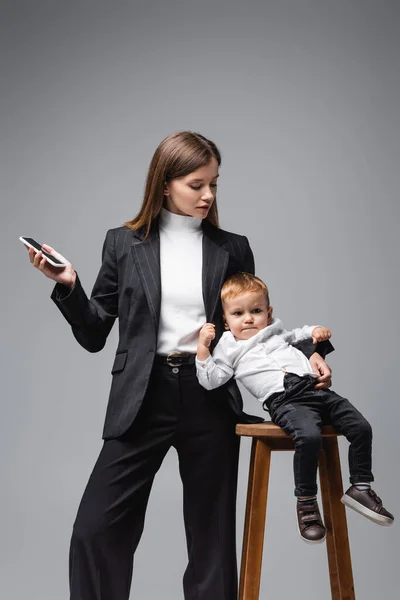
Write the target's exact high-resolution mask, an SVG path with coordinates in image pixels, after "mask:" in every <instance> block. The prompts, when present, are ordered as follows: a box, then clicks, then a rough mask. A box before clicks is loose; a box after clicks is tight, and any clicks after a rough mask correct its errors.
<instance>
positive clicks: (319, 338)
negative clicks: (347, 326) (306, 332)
mask: <svg viewBox="0 0 400 600" xmlns="http://www.w3.org/2000/svg"><path fill="white" fill-rule="evenodd" d="M311 335H312V341H313V343H314V344H317V343H318V342H325V341H326V340H329V338H330V337H331V335H332V334H331V332H330V331H329V329H327V328H326V327H314V329H313V330H312V334H311Z"/></svg>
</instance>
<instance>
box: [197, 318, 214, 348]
mask: <svg viewBox="0 0 400 600" xmlns="http://www.w3.org/2000/svg"><path fill="white" fill-rule="evenodd" d="M214 338H215V325H213V324H212V323H206V324H205V325H203V327H202V328H201V329H200V333H199V345H201V346H205V347H206V348H209V347H210V344H211V342H212V341H213V339H214Z"/></svg>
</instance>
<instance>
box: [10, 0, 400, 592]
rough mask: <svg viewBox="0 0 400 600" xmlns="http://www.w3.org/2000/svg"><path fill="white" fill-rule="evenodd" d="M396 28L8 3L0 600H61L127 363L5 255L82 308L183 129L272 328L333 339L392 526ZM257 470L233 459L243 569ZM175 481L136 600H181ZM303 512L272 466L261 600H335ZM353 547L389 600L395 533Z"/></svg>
mask: <svg viewBox="0 0 400 600" xmlns="http://www.w3.org/2000/svg"><path fill="white" fill-rule="evenodd" d="M399 12H400V11H399V4H398V2H396V1H393V2H390V1H382V0H380V1H379V0H376V1H370V0H353V1H350V2H349V1H325V2H321V1H320V0H310V1H302V0H298V1H295V0H293V1H291V2H290V1H287V0H276V1H269V0H268V1H266V0H263V1H262V0H259V1H257V0H248V1H247V2H246V3H245V2H236V1H234V2H232V1H229V2H228V0H226V1H225V2H221V1H211V0H203V1H202V2H183V1H181V2H179V1H176V0H174V1H171V0H168V1H165V2H163V1H162V0H158V1H155V0H147V1H144V0H143V1H137V2H134V1H121V0H114V1H113V2H111V1H110V2H106V1H104V0H98V1H96V2H94V1H92V2H90V1H81V2H78V1H71V0H70V1H69V2H63V1H57V0H51V1H50V0H49V1H47V2H46V1H42V0H38V1H36V2H31V1H28V0H26V1H25V2H23V1H19V0H13V1H11V0H10V1H3V2H1V49H0V61H1V67H2V70H1V113H0V114H1V133H0V135H1V170H2V173H1V181H2V193H1V230H2V234H1V235H2V244H3V261H2V262H3V268H2V278H1V288H2V294H1V316H2V326H1V337H2V344H1V352H2V359H1V381H2V395H1V396H2V397H1V403H2V411H1V415H2V416H1V423H0V440H1V442H0V444H1V448H0V473H1V496H0V514H1V537H0V553H1V554H0V597H1V598H7V600H27V599H28V598H29V599H30V600H36V599H37V600H39V599H40V600H66V598H67V597H68V592H67V553H68V543H69V536H70V531H71V526H72V522H73V519H74V517H75V513H76V509H77V505H78V502H79V500H80V497H81V494H82V492H83V489H84V486H85V484H86V481H87V478H88V476H89V473H90V471H91V469H92V467H93V464H94V461H95V459H96V456H97V454H98V451H99V449H100V446H101V439H100V437H101V429H102V423H103V416H104V411H105V406H106V401H107V395H108V389H109V385H110V367H111V360H112V356H113V353H114V351H115V347H116V342H117V339H116V335H117V330H116V328H115V329H114V330H113V331H112V333H111V336H110V338H109V341H108V343H107V347H106V348H105V350H104V351H103V352H102V353H100V354H96V355H90V354H88V353H85V351H84V350H83V349H81V348H80V347H79V346H78V345H77V343H76V342H75V340H74V339H73V337H72V335H71V334H70V331H69V328H68V325H67V323H66V322H65V321H64V320H63V319H62V317H61V315H60V314H59V313H58V311H57V309H56V307H55V306H53V305H52V303H51V301H50V300H49V294H50V292H51V289H52V284H51V282H50V281H49V280H45V279H44V278H43V277H42V276H41V275H40V274H39V273H38V272H36V271H34V270H33V269H32V268H31V266H30V265H29V263H28V260H27V256H26V254H25V250H24V248H23V247H22V245H21V244H20V242H18V236H19V235H31V236H34V237H36V238H37V239H38V240H39V241H42V242H47V243H49V244H51V245H53V246H54V247H55V248H56V249H58V250H59V251H60V252H61V253H63V254H65V255H66V256H67V257H68V258H69V259H70V260H71V261H72V262H73V264H74V266H75V267H76V268H77V270H78V271H79V274H80V276H81V279H82V281H83V283H84V285H85V287H86V290H87V291H88V292H89V291H90V288H91V285H92V283H93V281H94V278H95V275H96V273H97V269H98V267H99V260H100V252H101V245H102V242H103V238H104V235H105V232H106V230H107V229H108V228H110V227H114V226H118V225H119V224H121V223H122V222H123V221H124V220H125V219H128V218H131V217H132V216H134V215H135V214H136V212H137V210H138V208H139V205H140V202H141V197H142V192H143V186H144V180H145V175H146V169H147V166H148V163H149V160H150V158H151V155H152V153H153V151H154V149H155V148H156V146H157V144H158V143H159V142H160V140H161V139H162V138H163V137H165V136H166V135H168V134H170V133H172V132H174V131H176V130H179V129H192V130H196V131H200V132H202V133H203V134H204V135H206V136H209V137H210V138H211V139H213V140H214V141H215V142H216V143H217V144H218V145H219V147H220V148H221V150H222V153H223V164H222V168H221V182H220V190H219V198H218V200H219V207H220V214H221V225H222V227H224V228H225V229H228V230H231V231H236V232H239V233H242V234H245V235H247V236H248V237H249V239H250V241H251V244H252V247H253V250H254V253H255V257H256V266H257V272H258V274H259V275H260V276H261V277H263V278H265V280H266V281H267V283H268V284H269V286H270V290H271V297H272V302H273V305H274V307H275V314H276V315H279V316H280V318H282V319H283V321H284V323H285V325H286V326H287V327H294V326H301V325H303V324H305V323H308V324H315V323H322V324H326V325H328V326H329V327H331V329H332V331H333V342H334V344H335V347H336V352H335V354H334V355H332V356H331V357H330V358H329V362H330V364H331V366H332V367H333V372H334V388H335V389H336V391H338V392H339V393H342V394H343V395H347V396H348V397H349V398H350V399H351V400H352V401H353V402H354V403H356V404H357V406H358V407H359V408H360V409H361V411H362V412H363V413H364V414H365V415H366V416H367V417H368V418H369V419H370V421H371V422H372V424H373V428H374V436H375V452H374V471H375V476H376V489H377V490H378V491H379V493H380V494H381V495H382V496H383V497H384V499H385V502H386V505H387V507H388V508H389V509H391V510H393V511H394V512H396V513H397V515H398V514H399V502H398V498H399V494H400V487H399V481H398V478H399V471H398V455H399V452H400V446H399V441H398V437H397V431H398V427H399V417H400V409H399V398H398V385H397V381H398V370H399V366H398V340H399V334H400V331H399V318H398V292H399V286H398V262H399V241H398V240H399V236H398V226H399V203H398V197H397V194H398V189H399V166H400V165H399V150H400V142H399V140H400V126H399V123H400V120H399V102H400V94H399V92H400V85H399V39H400V36H399V33H400V32H399V24H400V19H399V17H400V15H399ZM246 406H247V409H248V410H249V411H251V412H256V411H259V412H260V413H261V412H262V411H261V410H260V409H259V406H258V405H256V401H255V400H253V399H252V398H250V397H248V396H246ZM340 445H341V452H342V459H343V460H342V462H343V475H344V481H345V484H346V483H347V476H348V470H347V463H346V442H345V441H343V440H342V441H341V444H340ZM248 459H249V444H248V442H247V440H246V441H244V443H243V444H242V452H241V467H240V482H239V500H238V542H239V545H238V551H239V550H240V542H241V534H242V526H243V513H244V501H245V493H246V484H247V481H246V478H247V468H248ZM176 463H177V461H176V456H175V454H174V452H171V453H169V454H168V456H167V458H166V460H165V462H164V464H163V467H162V469H161V471H160V473H159V475H158V477H157V478H156V482H155V485H154V489H153V492H152V495H151V500H150V505H149V509H148V514H147V521H146V527H145V532H144V535H143V538H142V542H141V544H140V546H139V550H138V552H137V556H136V570H135V575H134V580H133V586H132V594H131V597H132V598H144V599H145V600H155V599H158V598H160V597H162V598H164V599H165V600H176V599H177V598H182V592H181V575H182V573H183V570H184V567H185V562H186V556H185V542H184V534H183V525H182V518H181V504H182V501H181V495H182V493H181V486H180V481H179V477H178V471H177V464H176ZM292 488H293V483H292V470H291V455H290V454H289V453H281V454H276V455H274V456H273V464H272V469H271V492H270V499H269V506H268V515H267V533H266V540H265V552H264V563H263V579H262V597H268V598H274V599H275V600H279V599H287V598H290V597H296V598H298V599H299V600H303V599H306V598H307V600H325V599H328V598H330V592H329V583H328V572H327V560H326V549H325V546H324V545H321V546H317V547H308V546H306V545H305V544H304V543H303V542H302V541H301V540H300V538H299V536H298V534H297V531H296V523H295V513H294V499H293V496H292V493H293V492H292ZM348 525H349V532H350V540H351V550H352V558H353V569H354V578H355V588H356V593H357V598H358V599H361V600H372V599H375V598H385V600H392V599H395V598H397V596H398V584H397V579H398V573H397V568H398V559H397V558H396V557H397V556H398V549H399V528H398V524H395V525H394V527H392V528H391V529H385V528H379V527H377V526H375V525H373V524H372V523H370V522H369V521H367V520H365V519H362V518H361V517H359V516H358V515H355V514H354V513H352V514H348ZM311 582H312V583H311Z"/></svg>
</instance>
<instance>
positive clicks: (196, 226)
mask: <svg viewBox="0 0 400 600" xmlns="http://www.w3.org/2000/svg"><path fill="white" fill-rule="evenodd" d="M201 222H202V219H199V218H197V217H189V216H186V215H176V214H175V213H172V212H170V211H169V210H167V209H166V208H164V207H162V209H161V212H160V220H159V226H160V227H161V228H162V229H169V230H171V231H187V232H190V231H199V230H200V229H201Z"/></svg>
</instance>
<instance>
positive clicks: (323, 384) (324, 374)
mask: <svg viewBox="0 0 400 600" xmlns="http://www.w3.org/2000/svg"><path fill="white" fill-rule="evenodd" d="M308 360H309V361H310V365H311V369H312V371H313V373H319V377H317V378H316V380H315V381H316V384H315V388H316V389H317V390H318V389H320V390H325V389H327V388H329V387H330V386H331V385H332V371H331V370H330V368H329V367H328V365H327V364H326V362H325V361H324V359H323V358H322V356H320V355H319V354H318V352H314V354H312V355H311V356H310V358H309V359H308Z"/></svg>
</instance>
